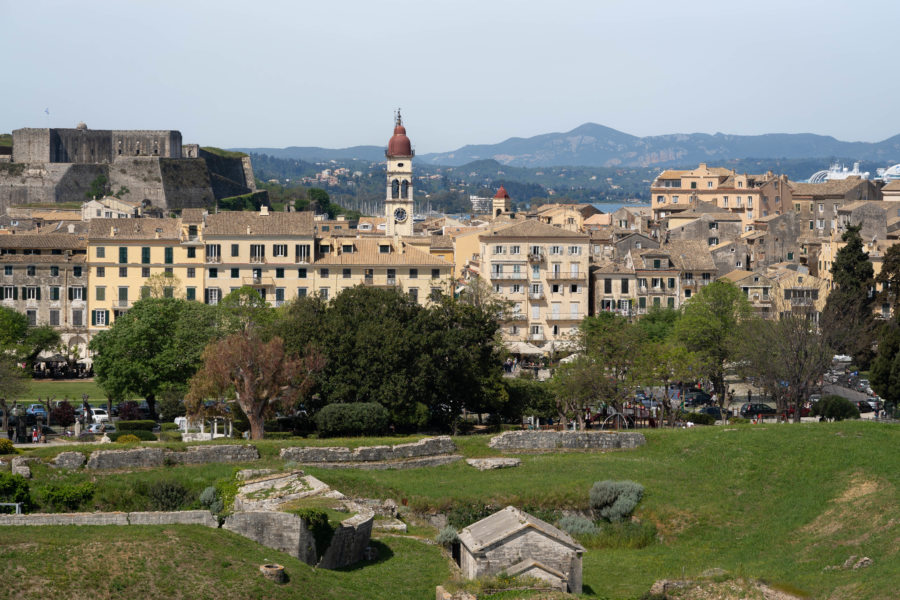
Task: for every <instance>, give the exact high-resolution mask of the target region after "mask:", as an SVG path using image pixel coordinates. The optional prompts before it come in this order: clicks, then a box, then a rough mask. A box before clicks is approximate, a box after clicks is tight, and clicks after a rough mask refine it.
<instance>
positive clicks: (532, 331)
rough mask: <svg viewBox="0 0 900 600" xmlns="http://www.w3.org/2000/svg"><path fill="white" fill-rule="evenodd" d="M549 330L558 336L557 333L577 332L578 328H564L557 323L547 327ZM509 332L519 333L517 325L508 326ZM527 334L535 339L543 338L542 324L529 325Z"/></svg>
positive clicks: (568, 333)
mask: <svg viewBox="0 0 900 600" xmlns="http://www.w3.org/2000/svg"><path fill="white" fill-rule="evenodd" d="M549 330H550V333H552V334H553V335H555V336H558V335H562V334H564V333H565V334H566V335H572V334H574V333H577V331H578V328H577V327H569V328H567V329H564V328H563V327H560V326H559V325H553V326H551V327H550V328H549ZM509 334H510V335H519V326H518V325H511V326H510V328H509ZM528 334H529V336H530V337H531V338H532V339H536V340H539V339H543V337H544V326H543V325H531V326H530V327H529V328H528Z"/></svg>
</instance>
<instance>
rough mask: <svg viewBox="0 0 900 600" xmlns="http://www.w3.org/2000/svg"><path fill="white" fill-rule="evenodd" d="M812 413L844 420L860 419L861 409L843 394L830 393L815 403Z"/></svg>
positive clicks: (816, 415) (815, 415) (817, 415)
mask: <svg viewBox="0 0 900 600" xmlns="http://www.w3.org/2000/svg"><path fill="white" fill-rule="evenodd" d="M812 415H813V416H814V417H825V418H826V419H834V420H835V421H843V420H844V419H858V418H859V409H858V408H856V405H855V404H853V403H852V402H850V401H849V400H848V399H846V398H844V397H843V396H837V395H835V394H829V395H828V396H825V397H823V398H822V399H821V400H819V401H818V402H816V403H815V404H813V407H812Z"/></svg>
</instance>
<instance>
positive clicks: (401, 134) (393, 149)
mask: <svg viewBox="0 0 900 600" xmlns="http://www.w3.org/2000/svg"><path fill="white" fill-rule="evenodd" d="M387 153H388V156H412V143H411V142H410V141H409V138H408V137H406V127H404V126H403V122H402V121H401V120H400V116H399V115H398V116H397V125H396V127H394V135H393V136H392V137H391V139H390V141H388V149H387Z"/></svg>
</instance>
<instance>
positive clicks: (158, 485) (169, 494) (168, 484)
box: [147, 480, 188, 510]
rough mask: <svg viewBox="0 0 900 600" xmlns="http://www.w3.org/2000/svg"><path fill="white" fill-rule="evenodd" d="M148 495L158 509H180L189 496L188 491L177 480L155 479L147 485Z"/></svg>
mask: <svg viewBox="0 0 900 600" xmlns="http://www.w3.org/2000/svg"><path fill="white" fill-rule="evenodd" d="M147 497H148V498H150V504H151V505H152V507H153V508H154V509H156V510H178V509H179V508H180V507H181V505H182V504H184V503H185V501H186V500H187V498H188V491H187V488H185V487H184V486H183V485H181V484H180V483H179V482H177V481H166V480H163V481H154V482H153V483H151V484H150V485H149V486H148V487H147Z"/></svg>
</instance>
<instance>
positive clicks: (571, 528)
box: [556, 515, 600, 535]
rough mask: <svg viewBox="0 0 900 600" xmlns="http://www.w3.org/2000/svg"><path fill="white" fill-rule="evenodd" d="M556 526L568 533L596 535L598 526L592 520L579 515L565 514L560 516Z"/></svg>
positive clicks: (598, 530)
mask: <svg viewBox="0 0 900 600" xmlns="http://www.w3.org/2000/svg"><path fill="white" fill-rule="evenodd" d="M556 526H557V527H559V528H560V529H562V530H563V531H565V532H566V533H568V534H569V535H596V534H597V533H599V532H600V528H599V527H597V525H595V524H594V522H593V521H591V520H590V519H588V518H586V517H582V516H581V515H566V516H565V517H563V518H561V519H560V520H559V521H558V522H557V523H556Z"/></svg>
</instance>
